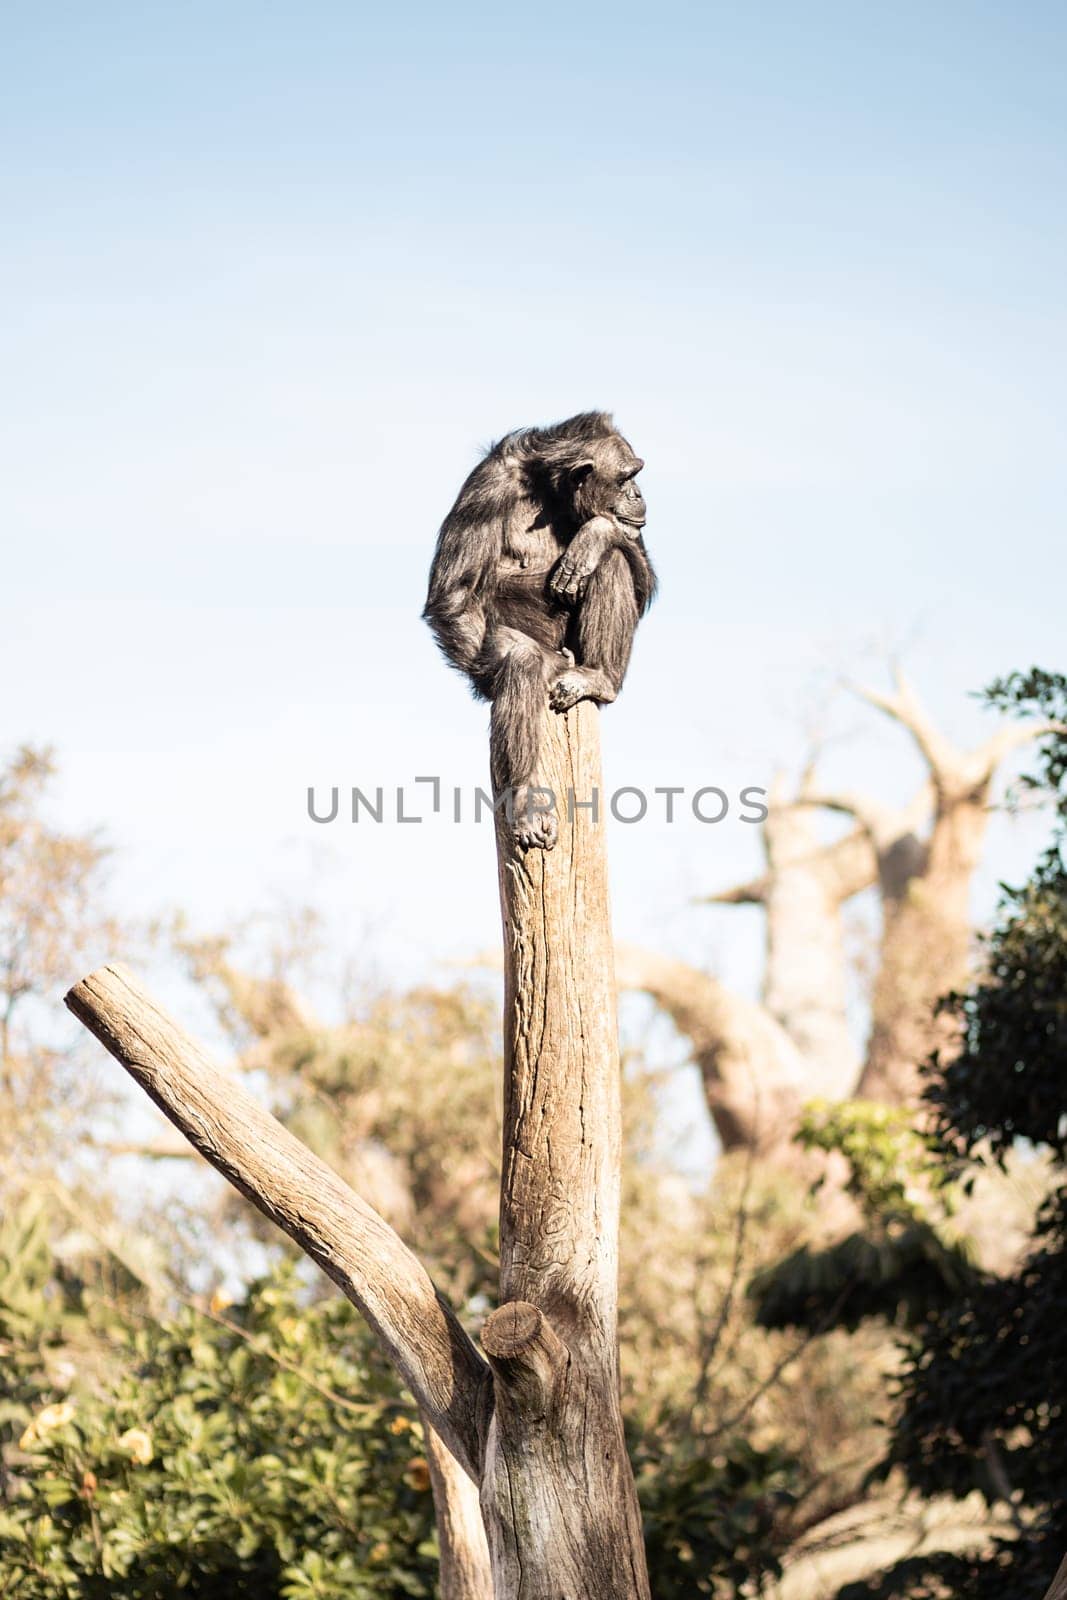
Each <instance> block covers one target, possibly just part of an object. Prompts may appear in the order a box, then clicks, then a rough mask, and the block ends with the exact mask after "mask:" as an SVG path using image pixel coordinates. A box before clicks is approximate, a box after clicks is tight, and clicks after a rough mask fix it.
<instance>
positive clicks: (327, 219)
mask: <svg viewBox="0 0 1067 1600" xmlns="http://www.w3.org/2000/svg"><path fill="white" fill-rule="evenodd" d="M0 30H2V43H0V140H2V145H3V149H4V152H5V157H6V161H5V167H6V172H5V175H4V177H3V179H2V189H0V229H2V233H3V250H2V260H0V284H2V294H3V306H4V319H3V321H4V328H3V350H2V356H0V367H2V375H3V376H2V392H0V455H2V461H0V517H2V522H0V527H2V535H3V566H2V569H0V570H2V579H0V582H2V594H3V609H2V617H3V629H2V633H0V672H2V681H3V684H4V694H3V700H2V703H0V742H2V744H3V745H4V746H5V747H9V746H11V745H12V744H14V743H15V742H16V741H18V740H21V739H27V738H30V739H35V740H42V741H43V740H50V741H53V742H54V743H55V744H56V745H57V747H58V751H59V755H60V759H61V762H62V764H63V770H64V782H63V786H62V789H61V792H60V795H59V797H58V802H57V804H58V807H59V811H60V814H61V816H62V817H63V819H64V820H66V821H68V822H71V823H83V822H84V823H89V822H94V823H103V824H104V825H105V826H106V828H107V829H108V831H109V832H110V834H111V836H112V838H113V839H114V841H115V843H116V845H117V846H118V847H119V851H120V854H119V857H118V862H117V867H116V892H117V894H118V895H119V897H120V899H121V900H122V901H123V903H124V904H126V905H128V906H134V907H136V908H137V909H139V910H149V909H152V908H155V907H158V906H159V905H160V904H165V903H168V902H170V903H173V902H182V903H184V904H185V905H186V906H187V908H188V909H189V910H190V912H191V914H192V916H193V919H194V921H195V922H196V923H197V924H198V925H199V926H204V927H212V926H216V925H217V924H218V923H219V922H220V921H223V920H225V919H226V918H227V917H228V916H230V915H233V914H237V913H240V912H244V911H246V910H248V909H250V908H252V907H254V906H259V905H262V904H264V903H265V902H268V901H269V900H270V898H271V896H272V894H274V893H275V892H276V891H282V892H284V893H286V894H288V895H289V896H290V897H292V898H300V897H301V896H302V895H306V896H307V897H309V898H312V899H317V900H320V901H322V902H323V903H325V904H327V906H328V907H329V909H330V910H331V912H332V914H333V916H334V919H335V920H334V927H335V929H336V931H337V936H338V939H339V941H340V942H341V943H342V944H347V945H348V946H349V947H350V949H351V952H352V954H353V956H354V957H355V958H356V959H357V960H365V959H373V961H374V963H375V964H376V965H377V966H378V967H379V969H382V968H384V969H385V971H386V972H388V971H393V970H395V971H396V972H399V973H402V974H404V975H407V976H420V975H424V974H425V973H426V972H427V971H428V970H430V967H431V964H432V963H433V962H434V961H436V960H438V959H440V958H441V957H444V956H448V955H449V954H456V955H463V954H465V953H467V952H470V951H473V950H477V949H480V948H484V947H485V946H486V945H487V944H491V943H492V942H493V940H494V938H495V937H496V905H495V892H496V891H495V874H494V870H493V864H492V845H491V840H490V837H489V832H488V829H483V830H481V831H480V832H477V831H475V830H474V829H473V828H463V829H451V830H448V829H444V828H437V829H434V828H430V827H423V828H411V829H397V828H396V827H395V826H394V827H392V828H383V829H381V830H379V831H378V832H377V833H371V832H370V831H368V830H367V829H362V830H355V829H352V828H351V827H349V828H348V829H347V830H345V829H344V828H343V827H342V826H340V825H338V826H337V827H336V828H334V829H319V830H316V829H314V827H313V826H312V825H311V824H310V823H308V822H307V821H306V820H305V816H304V792H305V789H306V786H307V784H308V783H311V782H315V783H318V784H320V785H327V784H332V783H340V784H347V783H360V784H363V785H372V786H373V785H375V784H377V783H384V784H390V783H395V782H401V781H403V780H405V779H407V778H409V777H410V776H412V775H413V774H415V773H423V772H440V773H441V774H442V775H443V776H444V777H445V778H446V781H449V782H457V783H462V784H464V785H468V786H469V785H473V784H474V783H475V782H478V781H481V780H482V778H483V775H484V766H485V752H484V744H485V740H484V722H485V718H484V710H483V709H482V708H478V707H476V706H474V705H473V704H471V703H470V702H469V701H468V699H467V698H466V695H465V692H464V689H463V686H462V685H461V683H460V682H459V680H458V679H456V678H455V677H454V676H453V675H452V674H450V673H448V672H447V671H446V670H445V669H444V667H443V666H442V665H441V664H440V663H439V662H438V660H437V658H436V656H435V654H434V651H433V649H432V647H431V642H430V639H429V636H428V635H427V633H426V630H425V629H424V628H423V626H422V624H421V623H420V622H419V620H418V613H419V610H420V607H421V603H422V598H423V592H424V583H425V572H426V568H427V564H428V561H429V557H430V553H431V549H432V543H433V538H434V534H435V530H436V527H437V524H438V523H439V521H440V519H441V517H442V515H443V513H444V512H445V511H446V510H447V508H448V505H449V503H450V502H451V499H452V497H453V495H454V493H455V490H456V488H457V487H458V483H459V481H460V480H461V478H462V477H463V475H464V474H465V472H466V471H467V469H468V467H469V466H470V465H471V463H472V462H473V461H474V459H475V458H476V453H477V449H478V447H479V446H480V445H481V444H483V443H485V442H486V441H487V440H488V439H489V438H491V437H492V436H494V435H496V434H499V433H500V432H502V431H504V430H505V429H507V428H509V427H512V426H516V425H518V424H521V423H525V422H532V421H546V420H552V419H554V418H556V417H558V416H561V415H565V414H567V413H569V412H571V411H573V410H577V409H584V408H586V407H588V406H591V405H602V406H606V407H609V408H613V409H614V410H615V412H616V415H617V417H618V419H619V421H620V423H621V424H622V425H623V427H624V429H625V431H626V432H627V433H628V434H629V435H630V436H631V438H632V439H633V441H634V442H635V444H636V446H637V448H638V450H639V451H640V453H641V454H642V455H643V456H645V457H646V459H647V461H648V467H647V470H646V473H645V479H646V493H647V497H648V500H649V504H650V508H651V512H650V524H649V529H648V540H649V544H650V548H651V549H652V551H653V553H654V555H655V558H656V560H657V564H658V566H659V568H660V572H661V577H662V594H661V598H660V600H659V601H658V602H657V606H656V609H655V611H654V613H653V616H652V617H651V619H650V620H649V621H648V623H647V624H645V625H644V627H643V628H642V632H641V635H640V638H639V642H638V648H637V652H636V656H635V661H634V666H633V669H632V675H631V679H630V682H629V684H628V686H627V689H626V692H625V694H624V697H623V700H622V701H621V703H620V704H619V705H618V706H617V707H615V708H613V709H612V710H611V711H610V712H609V713H608V714H607V715H606V716H605V742H606V759H607V764H608V776H609V780H611V781H614V782H616V783H626V782H637V783H646V784H648V785H649V786H651V785H652V784H656V783H661V784H662V783H674V782H677V783H688V784H689V785H690V786H693V787H695V786H697V784H698V783H701V782H704V783H721V784H722V785H723V786H724V787H726V788H728V789H731V790H735V789H736V788H737V787H738V786H740V784H742V783H760V782H766V781H767V780H768V779H769V777H770V774H771V772H772V770H773V769H774V768H775V767H776V766H778V765H780V764H785V765H790V764H795V762H796V761H797V759H798V757H799V755H800V753H801V751H802V750H803V748H804V743H805V739H806V736H807V731H808V729H809V728H810V725H811V723H812V721H813V720H815V719H817V718H818V717H819V716H820V713H821V708H822V706H823V704H824V701H825V697H826V692H827V689H828V686H829V685H830V684H831V683H832V682H833V680H834V678H835V677H836V676H837V674H838V673H840V672H842V671H844V672H851V673H854V674H860V675H863V674H866V675H868V676H873V677H877V676H879V674H881V673H883V672H884V665H883V663H884V653H885V651H886V650H896V651H901V652H903V653H904V655H905V659H906V661H907V662H908V664H909V665H910V667H911V670H912V673H913V675H914V677H915V678H916V679H917V680H918V681H919V682H920V683H921V684H922V686H923V687H924V689H925V691H926V693H927V695H928V697H929V699H930V701H931V702H932V704H933V705H934V707H935V708H936V710H937V713H938V715H939V716H940V718H941V719H942V721H943V723H944V724H945V726H946V728H947V729H948V730H949V731H951V732H952V733H954V734H955V735H956V736H957V737H958V738H960V739H969V738H971V737H973V736H975V735H976V734H977V733H979V732H980V731H981V718H980V714H979V713H978V711H977V710H976V708H975V707H974V706H973V705H972V704H971V703H969V702H968V700H967V698H966V696H967V693H968V691H970V690H972V689H974V688H976V687H978V686H979V685H981V684H982V683H983V682H985V681H987V680H988V679H989V678H990V677H991V676H992V675H994V674H995V673H998V672H1001V671H1004V670H1007V669H1010V668H1012V667H1015V666H1025V665H1027V664H1029V663H1030V662H1031V661H1032V660H1037V661H1039V662H1041V663H1043V664H1046V665H1049V666H1060V667H1062V666H1063V665H1064V663H1063V660H1062V644H1063V632H1064V629H1063V611H1064V602H1063V595H1064V583H1063V561H1062V550H1063V543H1064V540H1063V518H1064V489H1065V477H1067V472H1065V466H1064V450H1063V432H1064V401H1065V387H1067V377H1065V374H1067V347H1065V345H1067V341H1065V315H1064V298H1063V285H1064V282H1065V281H1067V261H1065V242H1067V224H1065V207H1064V204H1063V197H1064V194H1065V192H1067V183H1065V177H1067V174H1065V171H1064V167H1065V159H1064V158H1065V139H1064V132H1065V128H1064V122H1065V105H1067V97H1065V94H1064V77H1065V67H1067V10H1065V9H1064V7H1062V6H1061V5H1053V4H1020V5H1014V6H1009V5H1005V4H996V5H993V4H983V3H968V4H953V3H943V4H938V5H928V4H897V5H892V6H890V5H880V6H875V5H855V4H817V3H801V4H762V5H759V6H744V5H740V4H732V5H707V4H702V5H678V4H670V3H668V4H660V5H657V6H649V5H647V4H644V5H640V6H637V5H628V4H624V5H615V6H611V7H607V6H599V5H597V6H582V5H579V6H575V5H567V6H562V5H556V4H547V5H541V6H537V7H530V6H523V7H506V6H493V7H483V6H476V5H470V4H466V5H462V4H461V5H458V6H452V7H439V6H434V7H430V6H421V5H419V6H409V7H405V8H396V7H392V8H385V7H382V8H377V7H376V8H374V9H373V10H372V9H371V8H366V7H363V6H360V5H358V4H350V5H342V4H324V3H314V0H312V3H305V4H301V5H295V4H289V5H281V4H275V5H268V4H257V5H242V4H222V5H218V4H212V5H206V4H183V5H180V6H179V5H162V4H151V3H149V4H137V5H109V4H107V3H98V4H93V5H91V6H90V5H54V4H48V3H43V4H40V5H34V6H30V5H7V6H4V7H2V8H0ZM823 721H824V726H825V728H826V730H827V731H828V732H830V733H832V734H834V735H837V736H840V737H835V739H834V740H833V742H831V744H830V746H829V748H828V752H827V756H826V768H827V775H828V777H831V778H836V779H837V780H839V781H841V780H843V779H846V778H847V779H848V780H849V781H850V782H852V783H853V784H854V785H856V784H858V785H862V784H863V783H867V784H868V785H870V786H872V787H877V788H880V789H882V790H883V791H885V792H887V793H889V792H891V793H892V794H894V795H895V794H899V795H900V797H901V798H903V797H904V796H905V794H906V793H907V791H908V790H909V788H910V786H911V784H912V783H913V781H914V780H915V778H916V776H917V768H916V766H915V765H914V763H913V761H912V758H911V756H910V753H909V752H908V749H907V746H906V742H905V741H904V740H903V738H902V737H901V736H899V735H898V734H896V733H895V732H894V731H893V730H892V729H891V728H889V727H882V726H881V725H880V724H878V723H877V722H875V721H874V720H873V719H872V718H868V717H866V716H865V715H864V714H863V713H861V712H859V711H857V710H856V709H855V708H853V707H852V706H850V705H848V704H847V703H846V702H845V701H843V700H841V699H840V698H839V699H837V700H835V701H834V702H833V705H832V707H831V709H830V712H829V713H828V715H826V716H825V717H824V719H823ZM752 832H753V830H751V829H746V828H744V827H742V826H741V825H739V824H732V823H731V824H728V825H727V824H724V825H722V826H721V827H719V828H718V829H707V828H704V829H701V828H700V827H699V826H698V825H696V824H690V825H687V826H677V825H676V826H675V827H673V828H667V827H665V826H658V827H657V826H652V825H645V826H643V827H637V828H632V829H623V828H618V827H616V828H615V829H614V830H613V838H612V852H613V877H614V885H615V900H616V908H617V920H618V923H619V928H620V932H622V933H623V934H625V935H627V936H630V937H635V936H641V937H645V938H648V939H652V940H655V941H657V942H659V943H660V944H661V945H663V946H669V947H672V948H675V949H678V950H680V951H684V952H685V953H687V954H689V955H691V956H693V957H695V958H698V959H706V960H708V961H709V962H711V963H713V964H715V965H716V966H717V967H718V968H719V969H720V970H722V971H723V972H724V973H725V974H726V975H727V976H728V977H729V978H731V980H732V981H735V982H736V983H738V984H739V985H740V986H742V987H746V988H749V989H751V988H753V987H754V985H755V983H756V981H757V979H758V947H759V927H758V921H757V919H756V918H755V916H754V915H751V916H750V915H749V914H738V913H731V912H729V911H723V912H717V913H709V912H705V911H693V910H690V909H687V908H686V905H685V902H686V899H687V897H688V896H689V895H690V894H692V893H693V892H695V891H696V890H699V889H702V888H706V887H711V886H712V885H714V884H722V883H725V882H726V881H728V880H729V879H731V878H732V877H734V876H737V875H739V874H742V873H745V872H747V871H749V870H750V869H751V867H752V866H753V865H754V862H755V840H754V838H753V837H752ZM1032 846H1033V834H1032V832H1031V833H1028V834H1026V835H1025V837H1024V838H1020V835H1019V833H1018V830H1015V831H1014V832H1013V831H1012V830H1011V829H1010V828H1009V827H1008V825H1007V824H998V826H997V829H996V830H995V832H994V835H993V837H992V840H991V856H990V862H989V866H988V870H987V871H986V873H985V875H984V878H983V885H982V886H981V888H980V893H979V909H980V910H981V909H983V908H984V909H988V905H989V903H990V901H991V896H992V892H993V884H994V883H995V880H996V877H997V875H998V874H1006V873H1010V872H1011V871H1013V870H1015V869H1016V867H1018V866H1020V865H1021V864H1022V863H1024V862H1025V860H1026V859H1027V856H1028V854H1029V853H1030V851H1031V849H1032Z"/></svg>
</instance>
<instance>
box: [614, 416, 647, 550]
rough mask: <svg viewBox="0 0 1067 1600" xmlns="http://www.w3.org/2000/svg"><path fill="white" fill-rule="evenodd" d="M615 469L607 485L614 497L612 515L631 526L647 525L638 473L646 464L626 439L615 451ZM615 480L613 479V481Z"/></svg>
mask: <svg viewBox="0 0 1067 1600" xmlns="http://www.w3.org/2000/svg"><path fill="white" fill-rule="evenodd" d="M614 456H615V460H614V463H613V464H612V466H613V471H612V473H611V475H610V477H609V483H608V485H606V487H607V488H608V493H609V495H611V496H612V497H613V504H612V507H611V515H612V516H614V517H618V519H619V521H620V522H625V523H626V525H627V527H630V528H643V527H644V525H645V497H644V495H643V494H642V493H641V490H640V487H639V485H638V482H637V474H638V473H639V472H640V471H641V468H642V467H643V466H644V464H645V463H644V462H643V461H642V460H641V457H640V456H635V455H634V453H633V451H632V450H631V449H630V446H629V445H628V444H627V442H626V440H625V439H622V438H620V439H619V441H618V445H617V447H616V449H615V451H614ZM612 480H613V481H612Z"/></svg>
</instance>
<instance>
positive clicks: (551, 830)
mask: <svg viewBox="0 0 1067 1600" xmlns="http://www.w3.org/2000/svg"><path fill="white" fill-rule="evenodd" d="M544 793H545V791H544V790H543V789H542V790H538V789H533V790H531V789H528V788H522V789H516V790H515V793H514V795H513V797H512V803H511V810H510V816H511V836H512V838H513V839H514V840H515V843H516V844H517V845H518V847H519V849H520V850H551V849H552V847H553V845H554V844H555V842H556V840H557V838H558V837H559V824H558V823H557V821H556V814H555V812H554V811H552V810H551V809H550V808H548V807H546V806H545V804H544V802H543V801H541V800H538V799H535V798H534V797H535V796H540V795H544Z"/></svg>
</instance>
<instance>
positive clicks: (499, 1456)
mask: <svg viewBox="0 0 1067 1600" xmlns="http://www.w3.org/2000/svg"><path fill="white" fill-rule="evenodd" d="M540 773H541V780H542V782H543V783H544V784H545V785H546V786H547V787H548V788H550V789H551V790H552V791H553V793H554V794H555V796H556V798H557V806H558V809H559V811H560V817H559V823H560V827H559V841H558V843H557V845H556V847H555V849H554V850H552V851H550V852H544V851H536V850H535V851H529V852H527V853H526V854H522V853H521V852H519V851H518V850H517V849H516V847H515V846H514V844H513V842H512V839H511V835H510V829H509V828H508V826H507V824H506V820H505V819H504V818H503V817H501V818H500V819H499V821H498V829H497V850H498V860H499V869H500V893H501V908H502V913H503V923H504V974H505V978H504V995H505V999H504V1007H505V1010H504V1037H505V1064H504V1084H505V1091H504V1149H503V1171H502V1184H501V1205H500V1255H501V1285H500V1291H501V1301H502V1304H501V1307H500V1309H499V1310H498V1311H497V1312H495V1313H494V1315H493V1316H492V1317H490V1319H489V1320H488V1322H487V1323H486V1325H485V1328H484V1330H483V1333H482V1344H483V1348H484V1350H485V1352H486V1355H487V1357H488V1358H489V1363H490V1366H491V1367H492V1370H493V1389H494V1396H495V1404H494V1409H493V1415H492V1420H491V1422H490V1425H489V1432H488V1437H487V1441H486V1457H485V1475H484V1480H483V1485H482V1511H483V1515H484V1518H485V1523H486V1529H487V1532H488V1535H489V1548H490V1553H491V1557H492V1561H493V1571H494V1579H495V1584H496V1594H497V1596H499V1597H501V1600H502V1597H504V1596H506V1597H508V1600H645V1597H647V1596H648V1593H649V1590H648V1578H647V1574H646V1569H645V1556H644V1545H643V1540H642V1533H641V1522H640V1516H639V1512H638V1507H637V1496H636V1492H635V1489H634V1483H633V1475H632V1472H631V1469H630V1464H629V1460H628V1457H627V1454H626V1447H625V1441H624V1438H623V1425H622V1415H621V1410H620V1404H619V1379H618V1340H617V1275H618V1262H617V1249H618V1220H619V1183H620V1145H621V1118H620V1107H619V1049H618V1034H617V1017H616V991H615V978H614V970H613V955H612V943H611V928H610V916H609V907H608V888H607V868H606V860H605V853H604V838H603V827H602V824H601V823H599V822H595V821H594V819H593V816H592V814H591V813H590V812H589V811H588V810H585V809H579V808H578V807H572V808H570V815H568V809H569V808H568V796H574V797H575V798H576V800H577V801H578V802H586V803H587V802H589V801H590V800H591V799H592V798H593V795H594V793H595V794H596V795H597V796H598V797H601V791H602V781H601V776H600V744H599V723H598V713H597V711H596V709H595V708H594V707H593V706H592V705H590V704H589V703H587V702H586V703H583V704H580V705H579V706H577V707H575V708H574V710H572V711H569V712H567V713H566V715H565V716H555V715H553V714H551V713H546V715H545V718H544V723H543V727H542V734H541V767H540Z"/></svg>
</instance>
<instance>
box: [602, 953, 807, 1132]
mask: <svg viewBox="0 0 1067 1600" xmlns="http://www.w3.org/2000/svg"><path fill="white" fill-rule="evenodd" d="M616 963H617V967H618V974H619V987H620V988H622V989H639V990H643V991H644V993H646V994H649V995H651V996H652V998H653V999H654V1000H655V1001H656V1003H657V1004H658V1005H659V1006H661V1007H662V1008H663V1010H664V1011H666V1013H667V1015H668V1016H669V1017H670V1019H671V1021H672V1022H673V1023H674V1025H675V1027H676V1028H677V1029H678V1031H679V1033H681V1034H684V1035H685V1037H686V1038H687V1039H688V1040H689V1042H690V1045H691V1046H692V1050H693V1058H694V1060H695V1062H696V1064H697V1066H698V1067H699V1069H700V1075H701V1078H702V1079H703V1083H704V1094H705V1097H706V1099H707V1102H708V1110H709V1111H710V1112H711V1115H712V1118H713V1120H714V1122H715V1128H716V1132H717V1133H718V1135H719V1139H720V1141H721V1143H722V1147H723V1149H724V1150H725V1151H730V1150H737V1149H750V1148H751V1149H755V1150H756V1151H757V1152H758V1153H760V1154H768V1153H770V1152H771V1151H777V1150H780V1149H781V1148H782V1147H783V1146H785V1145H787V1144H788V1142H789V1139H790V1137H791V1135H792V1132H793V1128H794V1125H795V1122H796V1118H797V1115H798V1113H799V1111H800V1107H801V1105H802V1104H803V1102H804V1100H805V1099H808V1098H810V1097H811V1095H812V1094H814V1093H815V1092H816V1088H815V1085H814V1083H813V1081H812V1072H811V1069H810V1068H809V1066H808V1065H807V1064H806V1063H805V1061H804V1059H803V1057H802V1056H801V1054H800V1051H799V1050H798V1049H797V1047H796V1045H795V1044H794V1043H793V1041H792V1040H791V1039H790V1038H789V1036H788V1034H787V1033H786V1032H785V1030H784V1029H783V1028H782V1027H780V1026H779V1024H778V1023H777V1022H775V1020H774V1018H773V1017H772V1016H770V1015H769V1013H768V1012H767V1011H765V1010H764V1008H763V1007H762V1006H760V1005H757V1004H755V1002H753V1001H751V1000H746V999H745V998H744V997H743V996H742V995H737V994H733V993H732V992H731V991H730V990H729V989H727V988H726V987H725V985H724V984H722V983H720V982H719V981H718V979H717V978H713V977H711V975H710V974H709V973H706V972H701V971H700V970H699V968H697V967H691V966H690V965H689V964H688V963H687V962H685V961H676V960H673V959H672V958H671V957H669V956H661V955H659V954H657V953H656V952H655V951H652V950H645V949H643V948H641V947H640V946H639V945H631V944H620V945H619V946H618V948H617V950H616Z"/></svg>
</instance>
